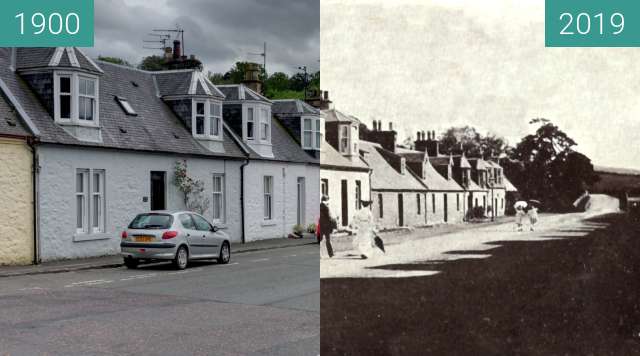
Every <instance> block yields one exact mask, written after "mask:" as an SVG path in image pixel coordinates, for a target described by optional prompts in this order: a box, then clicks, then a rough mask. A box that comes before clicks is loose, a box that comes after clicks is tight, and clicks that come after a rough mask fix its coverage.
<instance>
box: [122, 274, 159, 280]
mask: <svg viewBox="0 0 640 356" xmlns="http://www.w3.org/2000/svg"><path fill="white" fill-rule="evenodd" d="M157 275H158V274H157V273H148V274H137V275H134V276H130V277H127V278H121V279H120V280H121V281H132V280H134V279H143V278H151V277H155V276H157Z"/></svg>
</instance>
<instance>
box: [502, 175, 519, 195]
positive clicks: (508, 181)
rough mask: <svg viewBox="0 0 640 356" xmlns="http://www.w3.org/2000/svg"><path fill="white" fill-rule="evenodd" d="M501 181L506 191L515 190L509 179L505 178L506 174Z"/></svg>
mask: <svg viewBox="0 0 640 356" xmlns="http://www.w3.org/2000/svg"><path fill="white" fill-rule="evenodd" d="M502 179H503V181H504V186H505V188H506V189H507V192H517V191H518V188H516V186H515V185H513V183H511V181H510V180H509V179H507V177H506V176H504V177H502Z"/></svg>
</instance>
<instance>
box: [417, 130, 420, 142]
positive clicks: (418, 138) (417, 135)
mask: <svg viewBox="0 0 640 356" xmlns="http://www.w3.org/2000/svg"><path fill="white" fill-rule="evenodd" d="M417 136H418V138H417V139H416V140H418V141H421V139H420V131H418V134H417Z"/></svg>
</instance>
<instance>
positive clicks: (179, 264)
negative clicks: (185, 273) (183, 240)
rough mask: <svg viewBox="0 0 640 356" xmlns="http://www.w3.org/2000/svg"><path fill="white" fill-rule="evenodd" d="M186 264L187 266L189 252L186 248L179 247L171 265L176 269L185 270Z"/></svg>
mask: <svg viewBox="0 0 640 356" xmlns="http://www.w3.org/2000/svg"><path fill="white" fill-rule="evenodd" d="M187 264H189V251H187V248H186V247H184V246H180V248H178V252H176V257H175V258H174V259H173V265H174V266H175V267H176V268H177V269H185V268H187Z"/></svg>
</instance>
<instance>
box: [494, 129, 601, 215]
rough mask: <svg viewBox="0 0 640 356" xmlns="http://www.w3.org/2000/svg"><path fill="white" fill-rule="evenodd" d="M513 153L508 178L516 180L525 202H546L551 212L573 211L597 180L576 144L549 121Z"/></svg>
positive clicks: (507, 167)
mask: <svg viewBox="0 0 640 356" xmlns="http://www.w3.org/2000/svg"><path fill="white" fill-rule="evenodd" d="M530 124H537V125H540V126H539V127H538V129H537V130H536V132H535V133H534V134H531V135H527V136H526V137H524V138H523V139H522V141H520V143H518V145H517V146H516V147H515V148H514V149H513V150H512V151H511V152H510V157H509V158H510V160H507V161H506V162H505V163H506V164H505V174H507V176H508V177H509V178H510V179H512V180H513V183H514V184H515V185H516V187H518V189H519V190H520V193H521V194H522V196H523V198H525V199H538V200H541V201H543V204H545V207H546V208H547V209H550V210H568V209H571V204H572V203H573V201H574V200H575V199H576V198H578V196H580V194H582V193H583V192H584V191H585V189H586V187H587V186H589V185H591V184H593V183H594V182H596V181H597V180H598V176H597V175H596V174H595V172H594V169H593V165H592V164H591V160H590V159H589V158H588V157H587V156H585V155H583V154H581V153H579V152H576V151H575V150H574V149H573V148H574V147H575V146H576V142H575V141H574V140H573V139H572V138H571V137H569V136H568V135H567V134H566V133H565V132H564V131H562V130H560V128H558V126H556V125H554V124H553V123H552V122H551V121H549V120H547V119H534V120H531V122H530Z"/></svg>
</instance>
